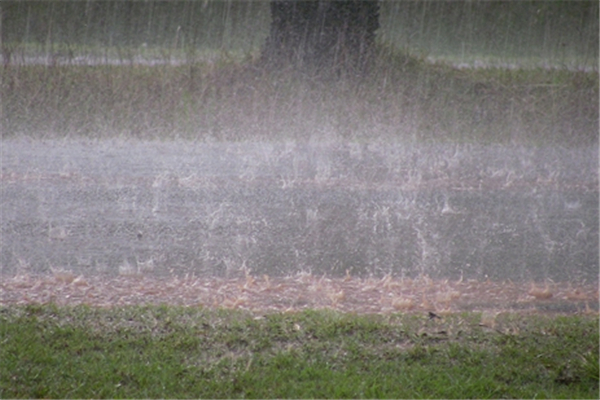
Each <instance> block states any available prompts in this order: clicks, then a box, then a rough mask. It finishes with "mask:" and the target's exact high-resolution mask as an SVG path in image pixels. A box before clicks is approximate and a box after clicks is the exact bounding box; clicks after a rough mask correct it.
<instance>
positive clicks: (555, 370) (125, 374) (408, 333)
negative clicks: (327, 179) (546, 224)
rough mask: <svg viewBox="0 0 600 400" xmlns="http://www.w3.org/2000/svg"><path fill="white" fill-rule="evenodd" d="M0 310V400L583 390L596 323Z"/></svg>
mask: <svg viewBox="0 0 600 400" xmlns="http://www.w3.org/2000/svg"><path fill="white" fill-rule="evenodd" d="M478 319H479V316H478V315H477V314H456V315H451V316H446V317H445V318H444V319H443V320H441V321H437V320H429V319H428V318H427V317H426V316H423V317H421V316H416V315H388V316H377V315H363V316H359V315H351V314H340V313H336V312H331V311H306V312H303V313H298V314H269V315H265V316H255V315H252V314H246V313H241V312H233V311H227V312H225V311H219V310H216V311H208V310H204V309H198V308H180V307H167V306H158V307H156V306H151V307H125V308H111V309H100V308H91V307H85V306H78V307H55V306H11V307H5V308H2V309H0V334H1V337H2V338H3V339H2V340H3V342H2V346H1V347H0V397H3V398H6V397H17V398H25V397H98V398H99V397H113V398H116V397H147V398H149V397H163V398H166V397H169V398H172V397H178V398H189V397H194V398H197V397H211V398H225V397H228V398H236V397H251V398H259V397H260V398H275V397H277V398H284V397H303V398H307V397H336V398H380V397H396V398H403V397H409V398H417V397H429V398H432V397H445V398H466V397H477V398H498V397H521V398H525V397H534V396H538V397H540V396H541V397H553V398H566V397H570V398H585V397H592V396H596V395H597V392H598V369H597V364H598V363H597V361H598V318H597V317H581V316H568V317H548V316H543V315H539V316H535V315H518V314H507V315H502V316H500V317H499V318H498V320H497V324H498V325H497V328H496V329H495V330H493V329H487V328H484V327H481V326H479V325H478V324H476V323H474V322H473V321H477V320H478Z"/></svg>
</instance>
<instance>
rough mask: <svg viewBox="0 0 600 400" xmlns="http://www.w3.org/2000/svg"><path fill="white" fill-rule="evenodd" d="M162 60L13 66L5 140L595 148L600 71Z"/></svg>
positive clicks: (5, 83) (388, 54) (397, 61)
mask: <svg viewBox="0 0 600 400" xmlns="http://www.w3.org/2000/svg"><path fill="white" fill-rule="evenodd" d="M131 57H133V56H131ZM165 60H166V61H167V63H166V64H163V65H139V64H135V63H127V62H125V63H124V64H123V65H97V66H77V65H68V64H67V65H61V64H57V65H50V66H46V65H16V64H8V65H5V66H4V67H3V71H2V77H3V78H2V83H1V89H2V94H3V96H2V97H3V107H2V109H3V120H4V126H3V133H2V134H3V137H14V136H27V137H42V138H47V137H87V138H105V137H125V138H130V137H133V138H142V139H160V140H164V139H167V140H169V139H178V138H185V139H194V140H196V139H198V140H228V141H238V140H256V139H260V140H290V139H291V140H310V139H313V138H317V139H322V138H327V139H331V138H334V139H343V140H359V141H362V140H373V139H384V140H385V139H389V138H395V139H401V140H411V141H431V140H434V141H459V142H483V143H518V144H535V145H538V144H543V145H550V144H559V145H567V146H571V145H590V144H592V145H595V144H597V137H598V74H597V72H576V71H567V70H545V69H533V70H525V69H522V70H518V69H517V70H512V69H502V68H488V69H475V70H464V69H462V70H461V69H456V68H454V67H452V66H449V65H443V64H430V63H428V62H426V61H425V60H424V59H419V58H415V57H409V56H405V55H402V54H399V53H397V52H393V51H391V50H388V49H386V48H384V47H382V48H381V52H380V54H379V56H378V57H377V58H376V59H375V60H374V63H373V67H372V69H371V73H370V74H367V75H365V76H357V75H354V74H332V73H325V74H310V75H309V74H306V73H302V72H299V71H294V70H292V69H279V70H268V69H266V68H262V67H260V65H259V63H257V61H256V59H255V58H254V56H252V55H248V56H247V57H246V58H245V59H243V60H241V59H240V58H239V57H233V58H228V57H227V55H226V54H222V56H221V57H218V58H212V59H211V60H209V61H205V62H197V61H196V62H190V63H186V64H184V65H169V64H168V57H167V58H166V59H165ZM122 61H123V60H122Z"/></svg>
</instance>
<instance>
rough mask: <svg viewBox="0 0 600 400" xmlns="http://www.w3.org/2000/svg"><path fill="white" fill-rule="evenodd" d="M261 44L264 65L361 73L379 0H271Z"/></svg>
mask: <svg viewBox="0 0 600 400" xmlns="http://www.w3.org/2000/svg"><path fill="white" fill-rule="evenodd" d="M271 18H272V22H271V30H270V34H269V37H268V38H267V42H266V45H265V47H264V49H263V54H262V57H263V60H264V61H265V62H266V63H267V64H268V65H270V66H273V67H275V68H281V67H285V66H293V67H295V68H299V69H301V70H304V71H312V72H317V73H320V72H327V71H330V72H337V73H339V72H342V71H344V72H355V73H364V72H365V71H366V70H367V68H368V64H369V61H370V60H371V59H372V56H373V54H372V53H373V47H374V44H375V31H376V30H377V29H378V28H379V3H378V2H377V1H373V0H371V1H365V0H343V1H341V0H337V1H331V0H313V1H289V0H288V1H286V0H272V1H271Z"/></svg>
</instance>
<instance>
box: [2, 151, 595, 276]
mask: <svg viewBox="0 0 600 400" xmlns="http://www.w3.org/2000/svg"><path fill="white" fill-rule="evenodd" d="M1 151H2V170H1V176H0V182H1V188H0V207H1V210H2V220H1V235H2V237H1V243H0V268H1V271H2V273H3V274H7V275H15V274H18V273H23V272H26V273H42V274H44V273H50V271H52V270H57V269H60V270H66V271H72V272H73V273H75V274H84V275H85V276H94V275H102V276H117V275H121V276H124V275H128V276H132V275H146V276H152V277H166V276H185V275H188V276H189V275H195V276H211V277H221V278H232V277H238V276H244V274H245V273H247V272H248V271H251V273H252V274H256V275H258V276H262V275H264V274H266V275H270V276H274V277H276V276H280V277H285V276H291V275H295V274H298V273H300V272H306V273H311V274H313V275H317V276H318V275H322V274H327V275H328V276H337V277H343V276H345V275H346V274H347V273H348V274H349V275H351V276H359V277H368V276H379V277H381V276H384V275H386V274H390V275H391V276H394V277H398V278H403V277H407V278H408V277H412V278H414V277H417V276H430V277H433V278H438V279H440V278H450V279H460V277H461V276H463V277H465V279H466V278H470V279H479V280H486V279H492V280H503V279H511V280H513V281H521V282H524V281H527V282H528V281H532V280H535V281H542V280H546V279H551V280H554V281H569V282H582V281H587V282H597V280H598V269H599V261H598V260H599V253H598V246H599V245H598V243H599V242H598V240H599V237H598V218H599V215H598V201H599V199H598V169H597V166H598V154H597V149H595V148H579V149H567V148H554V147H547V148H542V147H540V148H527V147H518V146H514V147H510V146H501V145H489V146H484V145H474V144H423V143H417V144H415V143H400V142H398V143H393V142H392V143H390V142H385V141H381V142H374V143H343V142H336V141H328V142H313V141H307V142H305V143H300V142H280V143H255V142H244V143H193V142H173V141H171V142H138V141H120V140H102V141H81V140H78V141H71V140H53V141H37V140H36V141H27V140H4V141H3V142H2V150H1Z"/></svg>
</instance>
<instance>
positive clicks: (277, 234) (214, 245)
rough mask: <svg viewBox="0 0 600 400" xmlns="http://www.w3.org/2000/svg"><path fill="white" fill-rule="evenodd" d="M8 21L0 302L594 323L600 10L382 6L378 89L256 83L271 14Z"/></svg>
mask: <svg viewBox="0 0 600 400" xmlns="http://www.w3.org/2000/svg"><path fill="white" fill-rule="evenodd" d="M1 7H2V14H3V22H2V54H3V78H2V102H3V105H2V110H3V111H2V114H3V115H2V116H1V117H2V120H3V122H2V127H1V128H0V129H2V143H1V149H0V151H1V153H0V155H1V168H2V170H1V176H0V182H1V187H0V207H1V212H2V218H1V222H0V229H1V242H0V274H1V275H2V280H3V283H2V287H1V288H0V293H1V296H0V303H1V304H10V303H19V302H27V301H31V300H34V301H40V302H48V301H56V302H58V303H65V304H69V303H92V304H95V303H98V304H129V303H135V304H137V303H144V302H162V301H171V302H175V303H181V304H202V305H206V306H224V307H230V308H244V309H251V310H255V309H261V310H263V309H274V310H290V309H303V308H308V307H313V308H315V307H316V308H321V307H326V308H327V307H330V308H335V309H340V310H344V311H360V312H375V313H377V312H389V311H394V310H395V311H398V310H402V311H408V310H413V309H419V310H420V309H435V310H437V311H440V310H442V311H444V310H445V311H460V310H472V309H481V308H493V309H496V308H499V307H500V308H509V309H528V308H532V309H542V310H560V311H567V312H576V311H582V310H584V309H588V310H589V309H590V307H591V308H592V309H595V310H597V308H598V270H599V250H598V249H599V244H598V243H599V237H598V220H599V215H598V203H599V198H598V35H597V32H598V4H597V3H595V2H589V4H588V3H586V2H580V3H576V6H571V5H561V4H560V3H552V2H535V1H525V2H516V3H513V2H510V3H509V2H501V3H494V2H456V3H446V2H382V3H381V5H380V10H379V25H380V26H379V28H378V29H377V31H376V38H375V43H376V46H377V47H376V48H377V49H378V50H377V51H379V53H377V55H376V56H373V58H374V59H375V61H374V62H373V64H372V65H371V67H370V70H369V72H365V73H364V74H363V73H362V72H361V73H359V72H357V71H355V70H351V71H350V72H348V71H346V70H341V72H339V71H337V70H336V72H335V73H331V74H329V73H328V72H327V71H325V72H323V71H321V70H319V71H317V72H315V73H313V72H314V71H312V70H311V71H312V72H307V71H306V70H304V69H302V68H298V69H294V68H292V67H279V66H278V67H277V68H272V67H271V68H268V67H265V66H264V65H262V64H261V62H262V61H261V60H262V59H261V51H262V49H263V48H264V46H265V42H266V40H267V37H268V36H269V34H270V30H269V28H270V26H271V15H270V8H269V2H254V1H249V2H243V1H233V0H229V1H208V0H207V1H203V2H198V1H184V2H173V3H170V2H110V1H109V2H104V1H102V2H100V1H88V2H61V1H58V2H42V3H34V2H10V1H9V2H4V4H3V5H2V6H1ZM494 7H497V8H498V9H495V8H494ZM561 7H565V10H567V11H568V12H563V11H565V10H563V9H561ZM569 7H570V8H569ZM75 15H83V16H84V17H83V18H80V17H77V18H76V17H75ZM507 82H508V83H507ZM549 300H551V301H549Z"/></svg>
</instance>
